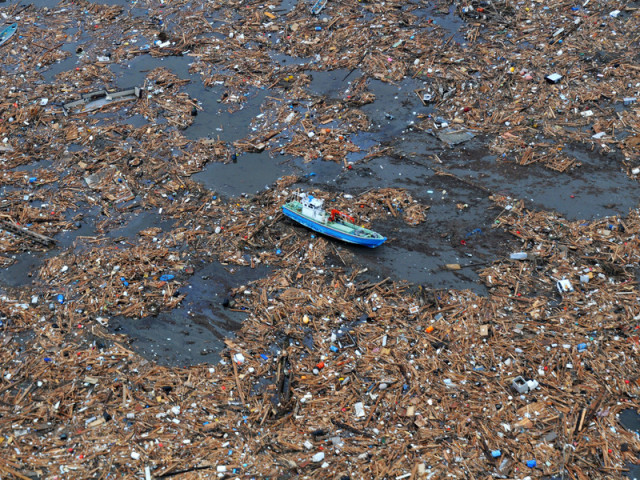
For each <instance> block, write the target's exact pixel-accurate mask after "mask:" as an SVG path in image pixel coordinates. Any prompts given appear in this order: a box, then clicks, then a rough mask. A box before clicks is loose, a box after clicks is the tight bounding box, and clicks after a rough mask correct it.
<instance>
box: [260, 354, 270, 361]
mask: <svg viewBox="0 0 640 480" xmlns="http://www.w3.org/2000/svg"><path fill="white" fill-rule="evenodd" d="M260 357H261V358H262V359H263V360H269V357H268V356H266V355H265V354H264V353H261V354H260Z"/></svg>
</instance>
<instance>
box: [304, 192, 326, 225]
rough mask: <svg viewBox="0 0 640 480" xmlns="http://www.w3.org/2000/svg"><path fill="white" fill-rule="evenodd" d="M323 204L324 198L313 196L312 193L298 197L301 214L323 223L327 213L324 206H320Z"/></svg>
mask: <svg viewBox="0 0 640 480" xmlns="http://www.w3.org/2000/svg"><path fill="white" fill-rule="evenodd" d="M323 204H324V200H322V199H321V198H314V197H313V196H312V195H308V196H305V197H303V198H301V199H300V205H302V214H303V215H305V216H307V217H309V218H312V219H313V220H315V221H317V222H322V223H325V222H326V221H327V217H328V215H327V212H325V210H324V208H322V206H323Z"/></svg>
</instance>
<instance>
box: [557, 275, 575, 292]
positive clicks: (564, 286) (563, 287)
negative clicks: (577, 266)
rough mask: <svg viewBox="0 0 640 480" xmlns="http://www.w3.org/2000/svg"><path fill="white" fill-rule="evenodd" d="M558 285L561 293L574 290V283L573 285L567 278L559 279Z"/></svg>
mask: <svg viewBox="0 0 640 480" xmlns="http://www.w3.org/2000/svg"><path fill="white" fill-rule="evenodd" d="M556 286H557V287H558V291H559V292H560V293H569V292H573V285H571V282H570V281H569V280H567V279H564V278H563V279H562V280H558V283H556Z"/></svg>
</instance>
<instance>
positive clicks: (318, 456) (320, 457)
mask: <svg viewBox="0 0 640 480" xmlns="http://www.w3.org/2000/svg"><path fill="white" fill-rule="evenodd" d="M323 460H324V452H318V453H316V454H315V455H314V456H313V457H311V461H313V462H315V463H320V462H321V461H323Z"/></svg>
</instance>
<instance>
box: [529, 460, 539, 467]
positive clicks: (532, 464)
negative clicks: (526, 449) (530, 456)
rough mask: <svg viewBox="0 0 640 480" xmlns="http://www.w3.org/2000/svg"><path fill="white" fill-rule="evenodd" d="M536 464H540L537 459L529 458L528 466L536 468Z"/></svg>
mask: <svg viewBox="0 0 640 480" xmlns="http://www.w3.org/2000/svg"><path fill="white" fill-rule="evenodd" d="M536 465H538V462H536V461H535V460H527V467H529V468H536Z"/></svg>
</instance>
